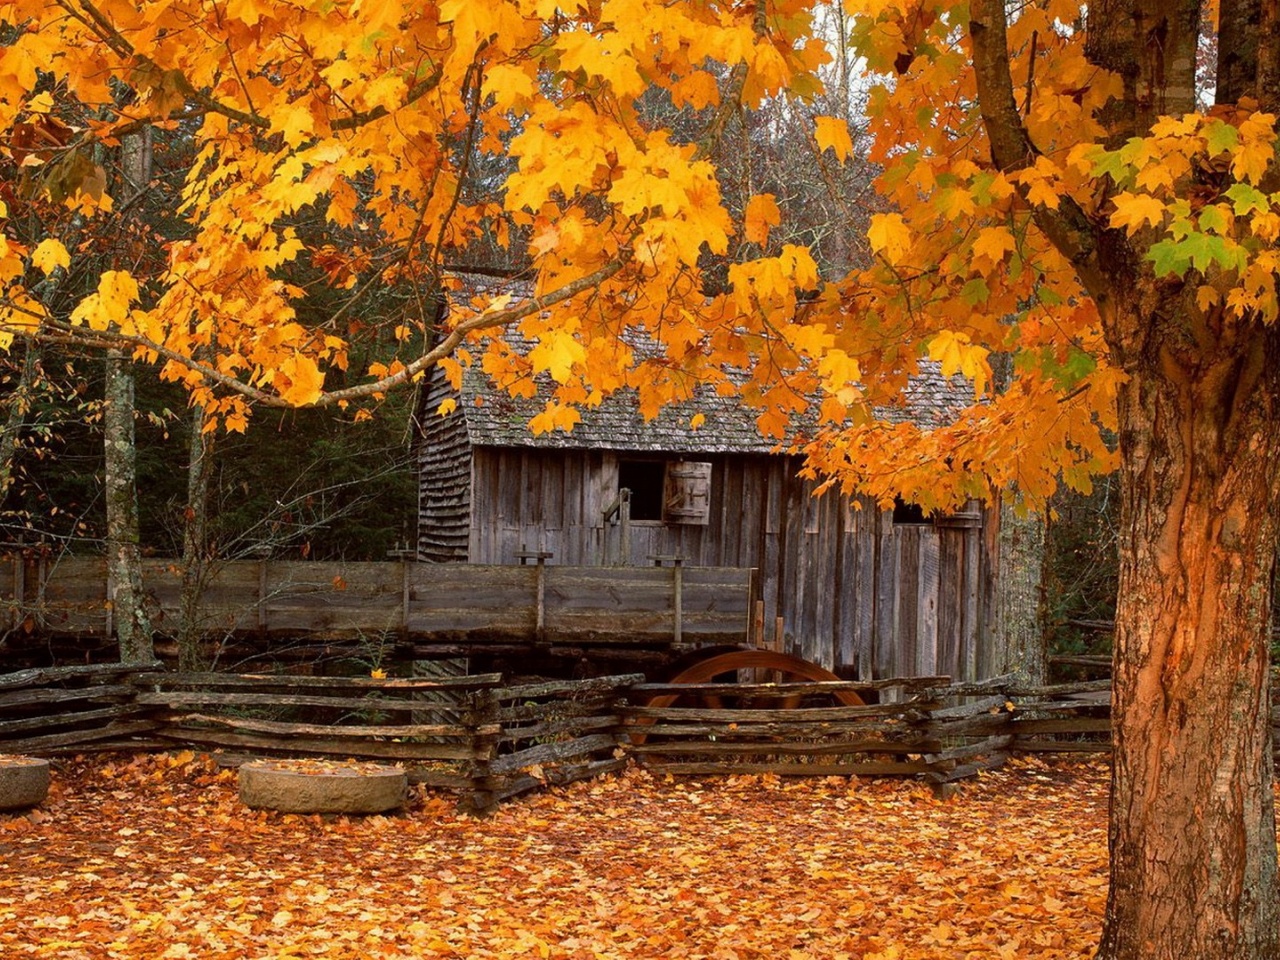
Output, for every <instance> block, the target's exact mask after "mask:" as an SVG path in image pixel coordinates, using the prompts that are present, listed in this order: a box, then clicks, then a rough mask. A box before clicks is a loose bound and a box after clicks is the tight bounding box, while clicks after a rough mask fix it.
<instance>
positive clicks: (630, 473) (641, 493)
mask: <svg viewBox="0 0 1280 960" xmlns="http://www.w3.org/2000/svg"><path fill="white" fill-rule="evenodd" d="M666 476H667V465H666V464H665V463H663V462H662V461H661V460H620V461H618V489H619V490H622V489H624V488H625V489H627V490H630V491H631V519H632V520H659V521H660V520H662V496H663V489H664V486H665V484H666Z"/></svg>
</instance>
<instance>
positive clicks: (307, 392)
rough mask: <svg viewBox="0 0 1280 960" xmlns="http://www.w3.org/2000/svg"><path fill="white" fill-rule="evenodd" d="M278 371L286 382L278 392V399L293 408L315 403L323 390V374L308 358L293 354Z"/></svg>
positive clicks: (283, 362) (282, 363)
mask: <svg viewBox="0 0 1280 960" xmlns="http://www.w3.org/2000/svg"><path fill="white" fill-rule="evenodd" d="M279 369H280V373H281V374H283V375H284V376H285V378H287V380H288V385H287V386H286V387H284V389H281V390H280V397H281V399H283V400H285V401H286V402H288V403H291V404H293V405H294V406H295V407H302V406H306V405H307V404H308V403H313V402H315V399H316V398H317V397H319V396H320V391H321V390H323V389H324V374H323V373H321V372H320V368H319V367H318V366H316V362H315V361H314V360H312V359H311V358H310V357H307V356H304V355H302V354H300V353H295V354H293V356H291V357H286V358H285V359H284V360H283V361H282V362H281V363H280V368H279Z"/></svg>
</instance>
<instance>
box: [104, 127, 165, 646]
mask: <svg viewBox="0 0 1280 960" xmlns="http://www.w3.org/2000/svg"><path fill="white" fill-rule="evenodd" d="M120 153H121V161H122V167H123V173H124V177H123V180H124V183H123V184H122V189H121V192H122V193H123V194H124V200H125V201H126V202H132V201H133V200H134V199H135V198H136V197H138V195H139V194H140V193H141V191H142V190H144V189H145V188H146V185H147V184H148V183H149V182H150V179H151V130H150V128H144V129H143V130H142V131H141V132H140V133H137V134H133V135H130V136H127V137H125V138H124V142H123V144H122V145H121V150H120ZM104 401H105V411H104V413H103V419H102V432H103V449H104V462H105V466H104V478H105V486H106V491H107V583H108V584H110V585H111V595H110V596H109V597H108V600H109V601H110V603H111V620H112V623H113V624H114V625H115V631H116V637H117V639H118V640H119V643H120V660H121V662H123V663H141V662H149V661H151V660H154V659H155V647H154V645H153V643H152V637H151V621H150V617H149V616H148V615H147V611H146V606H145V604H146V596H145V594H144V593H143V588H142V555H141V550H140V541H141V539H142V535H141V532H140V529H139V524H138V481H137V469H136V461H137V446H136V445H135V443H134V428H133V417H134V383H133V369H132V367H131V366H130V364H129V361H128V358H126V357H125V355H124V354H123V353H122V352H120V351H119V350H109V351H107V366H106V386H105V387H104Z"/></svg>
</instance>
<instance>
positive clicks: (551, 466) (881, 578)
mask: <svg viewBox="0 0 1280 960" xmlns="http://www.w3.org/2000/svg"><path fill="white" fill-rule="evenodd" d="M451 396H452V397H454V398H456V399H457V401H458V405H457V408H456V410H455V411H454V412H453V413H451V414H448V415H446V416H440V415H439V414H437V413H436V411H437V409H438V408H439V405H440V403H441V401H442V400H444V399H445V398H446V397H451ZM968 396H970V394H967V390H966V388H964V387H963V386H962V385H961V384H959V383H952V382H950V381H948V380H947V379H945V378H943V377H942V376H941V374H940V373H939V372H938V371H937V370H936V368H929V367H924V368H922V370H921V374H920V376H918V377H916V378H914V379H913V381H912V385H911V388H910V396H909V402H908V406H907V410H908V415H910V416H912V417H913V418H916V419H917V420H918V421H920V422H925V423H927V422H938V421H939V420H940V419H941V418H944V417H947V416H950V415H951V411H952V410H954V409H955V408H956V407H957V406H959V405H961V404H963V403H965V402H967V401H968ZM540 408H541V402H540V401H523V400H517V399H513V398H511V397H509V396H507V395H506V394H505V393H499V392H497V391H496V390H495V389H494V388H493V387H492V385H491V384H490V383H489V381H488V380H487V378H486V377H485V376H484V375H483V374H482V373H480V372H479V371H474V370H472V371H468V373H467V375H466V377H465V378H464V383H463V387H462V396H460V397H459V396H458V395H457V394H456V393H455V392H453V391H452V389H451V388H450V387H449V386H448V384H447V383H446V382H445V381H444V380H443V377H442V376H440V375H439V374H437V376H436V378H435V379H433V380H431V381H430V382H429V383H428V384H427V385H426V388H425V389H424V391H423V397H422V402H421V405H420V407H419V418H418V464H419V482H420V487H419V510H418V534H417V558H418V560H420V561H428V562H434V563H483V564H516V563H519V562H522V560H524V559H527V558H528V556H529V555H530V554H541V555H543V556H544V558H545V562H547V563H549V564H572V565H591V566H594V565H602V566H607V565H615V564H630V565H646V564H650V565H651V564H654V563H662V562H670V560H669V559H668V560H665V561H664V559H662V558H680V561H681V562H682V563H683V564H685V565H690V566H693V565H698V566H714V567H749V568H753V569H754V570H755V574H754V578H753V586H752V592H753V596H754V598H755V599H756V600H758V601H759V602H760V603H762V604H763V611H762V613H763V616H762V617H757V621H758V622H761V621H762V623H763V625H764V633H765V634H766V637H767V639H770V640H771V639H772V635H773V634H774V633H775V630H776V627H777V625H778V624H779V622H780V625H781V628H782V632H783V634H784V635H785V641H784V642H785V649H786V650H787V651H788V652H791V653H794V654H797V655H799V656H802V657H804V658H805V659H807V660H810V661H813V662H815V663H819V664H822V665H824V666H826V667H828V668H830V669H833V670H836V671H837V672H839V673H840V674H842V675H844V676H847V677H849V678H853V679H876V678H883V677H889V676H926V675H933V674H949V675H951V676H953V677H955V678H957V679H981V678H984V677H986V676H989V675H991V674H992V673H994V672H995V671H996V669H997V665H996V664H995V662H994V661H995V653H994V651H993V650H992V639H993V638H992V630H991V621H992V612H993V610H992V607H993V605H992V603H991V593H992V581H993V569H994V559H993V558H994V554H993V550H992V545H993V542H994V530H993V529H992V526H993V525H992V523H991V519H990V516H989V513H988V512H987V511H985V510H982V509H980V508H978V507H976V506H975V507H974V508H973V509H972V510H967V511H965V512H963V513H961V514H958V515H955V516H949V517H941V518H935V519H929V518H925V517H923V516H922V515H921V513H920V511H919V510H918V509H916V510H913V509H911V508H910V507H909V506H903V507H900V508H899V509H898V510H894V511H881V510H879V509H877V508H876V506H875V505H874V504H873V503H872V502H870V501H865V502H862V503H861V504H858V503H854V502H851V501H850V500H849V499H848V498H846V497H842V496H840V495H838V494H837V493H834V492H833V493H827V494H824V495H823V496H820V497H815V496H813V489H814V486H815V485H814V483H813V482H812V481H807V480H804V479H802V478H800V477H799V476H798V471H799V469H800V466H801V461H800V458H798V457H794V456H787V455H780V454H778V453H775V452H774V449H775V446H776V443H775V442H774V441H771V440H767V439H764V438H763V437H761V436H760V434H759V432H758V431H757V429H756V426H755V414H754V412H752V411H750V410H748V409H745V408H744V407H742V406H741V405H740V404H739V403H737V402H736V401H735V400H733V399H732V398H723V397H716V396H713V395H709V396H706V397H701V398H699V399H697V400H696V401H695V402H694V403H691V404H690V405H688V406H687V407H673V408H669V409H666V410H664V411H663V412H662V413H661V414H660V415H659V416H658V417H657V418H656V419H655V420H652V421H648V422H646V421H645V420H644V419H643V417H642V416H641V415H640V413H639V410H638V409H637V407H636V405H635V404H634V403H632V402H630V401H629V399H628V398H627V397H625V396H614V397H612V398H610V399H609V400H607V401H606V402H605V403H603V404H602V405H601V406H600V407H598V408H596V409H593V410H583V411H582V422H581V423H580V424H579V425H578V426H577V427H575V428H574V430H573V431H572V432H570V433H560V432H557V433H553V434H545V435H542V436H536V437H535V436H534V435H533V434H532V433H531V432H530V431H529V430H528V427H527V423H528V420H529V418H530V416H532V415H533V414H535V413H536V412H538V410H539V409H540ZM694 412H701V413H703V414H704V416H705V422H704V423H703V425H702V426H701V428H700V429H698V430H693V429H690V427H689V426H688V424H689V419H690V416H691V415H692V414H693V413H694ZM623 491H629V492H630V497H629V504H627V503H625V502H620V501H624V500H625V499H626V494H625V493H623ZM628 506H629V516H627V515H626V514H627V507H628ZM753 608H754V609H756V610H759V609H760V607H759V604H758V603H757V604H753ZM777 618H781V620H780V621H779V620H778V619H777ZM747 639H748V638H747V637H746V636H744V641H746V640H747Z"/></svg>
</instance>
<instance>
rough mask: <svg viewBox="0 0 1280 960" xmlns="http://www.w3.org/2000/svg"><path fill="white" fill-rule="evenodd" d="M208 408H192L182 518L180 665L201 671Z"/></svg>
mask: <svg viewBox="0 0 1280 960" xmlns="http://www.w3.org/2000/svg"><path fill="white" fill-rule="evenodd" d="M204 425H205V415H204V408H203V407H201V406H195V407H193V408H192V411H191V440H190V443H189V444H188V447H187V449H188V452H189V462H188V464H187V505H186V508H185V510H184V514H183V518H182V592H181V596H180V598H179V605H180V614H179V624H178V669H179V670H182V671H190V672H197V671H200V670H206V669H208V668H209V662H208V657H206V656H205V654H204V651H203V649H202V648H201V645H200V644H201V639H202V637H203V634H204V624H203V623H202V622H201V621H200V597H201V594H202V593H203V592H204V581H205V576H206V574H207V572H208V543H207V540H208V520H209V478H210V477H211V476H212V474H213V438H212V437H211V436H210V435H209V434H206V433H205V432H204Z"/></svg>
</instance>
